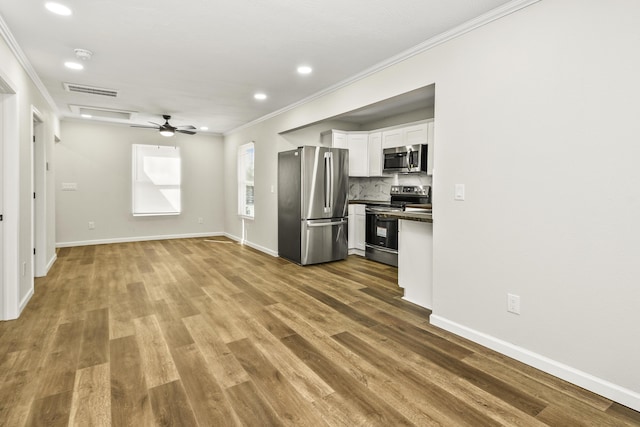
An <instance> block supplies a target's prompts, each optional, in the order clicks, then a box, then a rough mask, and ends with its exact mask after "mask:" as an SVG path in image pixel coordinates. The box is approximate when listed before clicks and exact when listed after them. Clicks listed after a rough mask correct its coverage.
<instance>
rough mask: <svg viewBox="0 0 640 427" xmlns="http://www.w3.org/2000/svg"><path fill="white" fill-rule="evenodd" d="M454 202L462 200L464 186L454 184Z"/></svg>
mask: <svg viewBox="0 0 640 427" xmlns="http://www.w3.org/2000/svg"><path fill="white" fill-rule="evenodd" d="M453 199H454V200H460V201H462V200H464V184H456V189H455V193H454V196H453Z"/></svg>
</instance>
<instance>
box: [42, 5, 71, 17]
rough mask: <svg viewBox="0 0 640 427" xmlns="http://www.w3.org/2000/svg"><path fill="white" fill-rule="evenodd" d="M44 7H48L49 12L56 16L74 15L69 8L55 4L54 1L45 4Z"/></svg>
mask: <svg viewBox="0 0 640 427" xmlns="http://www.w3.org/2000/svg"><path fill="white" fill-rule="evenodd" d="M44 7H46V8H47V10H48V11H49V12H51V13H55V14H56V15H62V16H69V15H71V13H72V12H71V9H69V8H68V7H67V6H65V5H63V4H60V3H54V2H52V1H50V2H47V3H45V5H44Z"/></svg>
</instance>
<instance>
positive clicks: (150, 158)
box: [132, 144, 181, 216]
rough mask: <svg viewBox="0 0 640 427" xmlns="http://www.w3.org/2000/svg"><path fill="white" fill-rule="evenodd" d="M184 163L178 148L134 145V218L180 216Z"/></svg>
mask: <svg viewBox="0 0 640 427" xmlns="http://www.w3.org/2000/svg"><path fill="white" fill-rule="evenodd" d="M180 164H181V162H180V148H178V147H167V146H158V145H141V144H133V165H132V171H133V179H132V196H133V197H132V205H133V207H132V211H133V215H136V216H150V215H178V214H180V211H181V203H180V180H181V174H180V169H181V167H180V166H181V165H180Z"/></svg>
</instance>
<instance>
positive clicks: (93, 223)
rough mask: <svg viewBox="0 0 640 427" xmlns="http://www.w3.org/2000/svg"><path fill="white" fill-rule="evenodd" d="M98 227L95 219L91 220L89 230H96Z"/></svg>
mask: <svg viewBox="0 0 640 427" xmlns="http://www.w3.org/2000/svg"><path fill="white" fill-rule="evenodd" d="M95 228H96V223H95V222H93V221H89V230H95Z"/></svg>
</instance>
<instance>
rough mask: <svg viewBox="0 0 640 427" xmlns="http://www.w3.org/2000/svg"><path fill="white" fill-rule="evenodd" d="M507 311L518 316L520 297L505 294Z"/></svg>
mask: <svg viewBox="0 0 640 427" xmlns="http://www.w3.org/2000/svg"><path fill="white" fill-rule="evenodd" d="M507 311H508V312H509V313H514V314H520V296H519V295H514V294H507Z"/></svg>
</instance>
